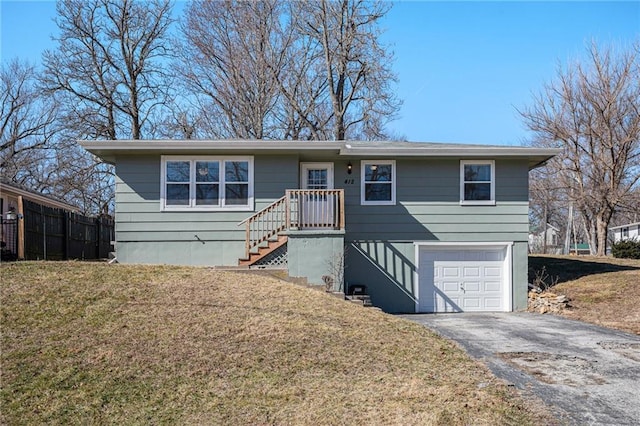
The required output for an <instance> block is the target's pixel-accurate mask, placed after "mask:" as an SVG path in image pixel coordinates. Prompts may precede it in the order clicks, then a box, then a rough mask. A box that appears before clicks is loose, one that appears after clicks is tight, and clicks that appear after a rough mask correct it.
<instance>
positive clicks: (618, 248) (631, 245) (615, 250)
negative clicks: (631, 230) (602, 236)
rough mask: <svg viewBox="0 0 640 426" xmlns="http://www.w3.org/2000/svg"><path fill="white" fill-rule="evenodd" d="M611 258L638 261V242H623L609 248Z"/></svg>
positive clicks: (639, 256) (639, 252) (639, 255)
mask: <svg viewBox="0 0 640 426" xmlns="http://www.w3.org/2000/svg"><path fill="white" fill-rule="evenodd" d="M611 254H613V257H617V258H621V259H640V240H624V241H618V242H617V243H613V245H612V246H611Z"/></svg>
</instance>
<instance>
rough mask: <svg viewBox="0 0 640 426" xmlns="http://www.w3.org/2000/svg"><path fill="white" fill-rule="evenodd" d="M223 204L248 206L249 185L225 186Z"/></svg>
mask: <svg viewBox="0 0 640 426" xmlns="http://www.w3.org/2000/svg"><path fill="white" fill-rule="evenodd" d="M225 204H226V205H227V206H231V205H233V206H238V205H240V206H246V205H247V204H249V185H248V184H246V183H232V184H229V183H228V184H226V185H225Z"/></svg>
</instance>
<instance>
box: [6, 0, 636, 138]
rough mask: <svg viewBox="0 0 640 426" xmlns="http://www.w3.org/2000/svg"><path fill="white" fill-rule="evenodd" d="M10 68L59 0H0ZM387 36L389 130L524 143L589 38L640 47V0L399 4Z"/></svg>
mask: <svg viewBox="0 0 640 426" xmlns="http://www.w3.org/2000/svg"><path fill="white" fill-rule="evenodd" d="M0 15H1V22H0V24H1V33H0V37H1V39H0V58H1V59H2V61H3V62H4V61H7V60H10V59H11V58H13V57H16V56H19V57H21V58H23V59H27V60H29V61H31V62H34V63H39V61H40V54H41V52H42V51H43V50H44V49H47V48H52V47H53V44H52V42H51V36H52V35H54V34H55V33H56V30H57V28H56V26H55V23H54V22H53V18H54V16H55V3H54V2H53V1H8V0H2V1H1V2H0ZM382 25H383V27H384V29H385V30H386V32H385V33H384V35H383V36H382V40H383V42H384V43H385V44H387V45H389V46H390V48H391V49H392V50H393V51H394V54H395V61H394V71H395V72H396V73H397V74H398V79H399V83H398V85H397V86H396V89H397V94H398V97H399V98H400V99H402V100H403V101H404V105H403V106H402V109H401V111H400V114H399V115H400V118H399V119H398V120H397V121H395V122H393V123H391V124H390V126H389V127H390V129H391V130H392V131H393V132H394V133H395V134H397V135H403V136H405V137H406V138H407V139H408V140H411V141H430V142H460V143H483V144H499V145H520V144H522V143H523V142H524V141H525V140H526V138H527V136H528V135H527V132H526V130H525V129H524V127H523V126H522V122H521V119H520V118H519V116H518V114H517V112H516V110H515V108H516V107H518V108H521V107H523V106H525V105H526V104H528V103H530V101H531V97H532V93H533V92H537V91H539V90H540V89H541V88H542V85H543V84H544V83H545V82H547V81H549V80H551V79H553V78H554V76H555V75H556V69H557V67H558V64H565V63H567V62H568V61H571V60H575V59H578V58H579V57H580V56H581V55H583V54H584V51H585V45H586V43H588V42H589V41H590V40H596V41H597V42H599V43H602V44H607V43H615V44H627V45H628V44H629V43H631V42H632V41H633V40H640V2H639V1H613V2H592V1H588V2H580V1H570V2H541V1H537V2H518V1H506V2H483V1H464V2H433V1H397V2H394V5H393V8H392V9H391V11H390V12H389V14H388V15H387V16H386V17H385V20H384V22H383V24H382Z"/></svg>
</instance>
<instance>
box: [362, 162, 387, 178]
mask: <svg viewBox="0 0 640 426" xmlns="http://www.w3.org/2000/svg"><path fill="white" fill-rule="evenodd" d="M364 176H365V178H364V180H365V181H367V182H391V164H367V165H365V167H364Z"/></svg>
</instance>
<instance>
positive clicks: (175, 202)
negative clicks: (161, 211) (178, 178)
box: [166, 183, 189, 206]
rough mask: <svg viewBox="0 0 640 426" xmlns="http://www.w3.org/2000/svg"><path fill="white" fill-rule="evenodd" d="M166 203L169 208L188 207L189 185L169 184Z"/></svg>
mask: <svg viewBox="0 0 640 426" xmlns="http://www.w3.org/2000/svg"><path fill="white" fill-rule="evenodd" d="M166 203H167V205H168V206H188V205H189V184H188V183H186V184H175V183H173V184H168V185H167V194H166Z"/></svg>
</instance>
